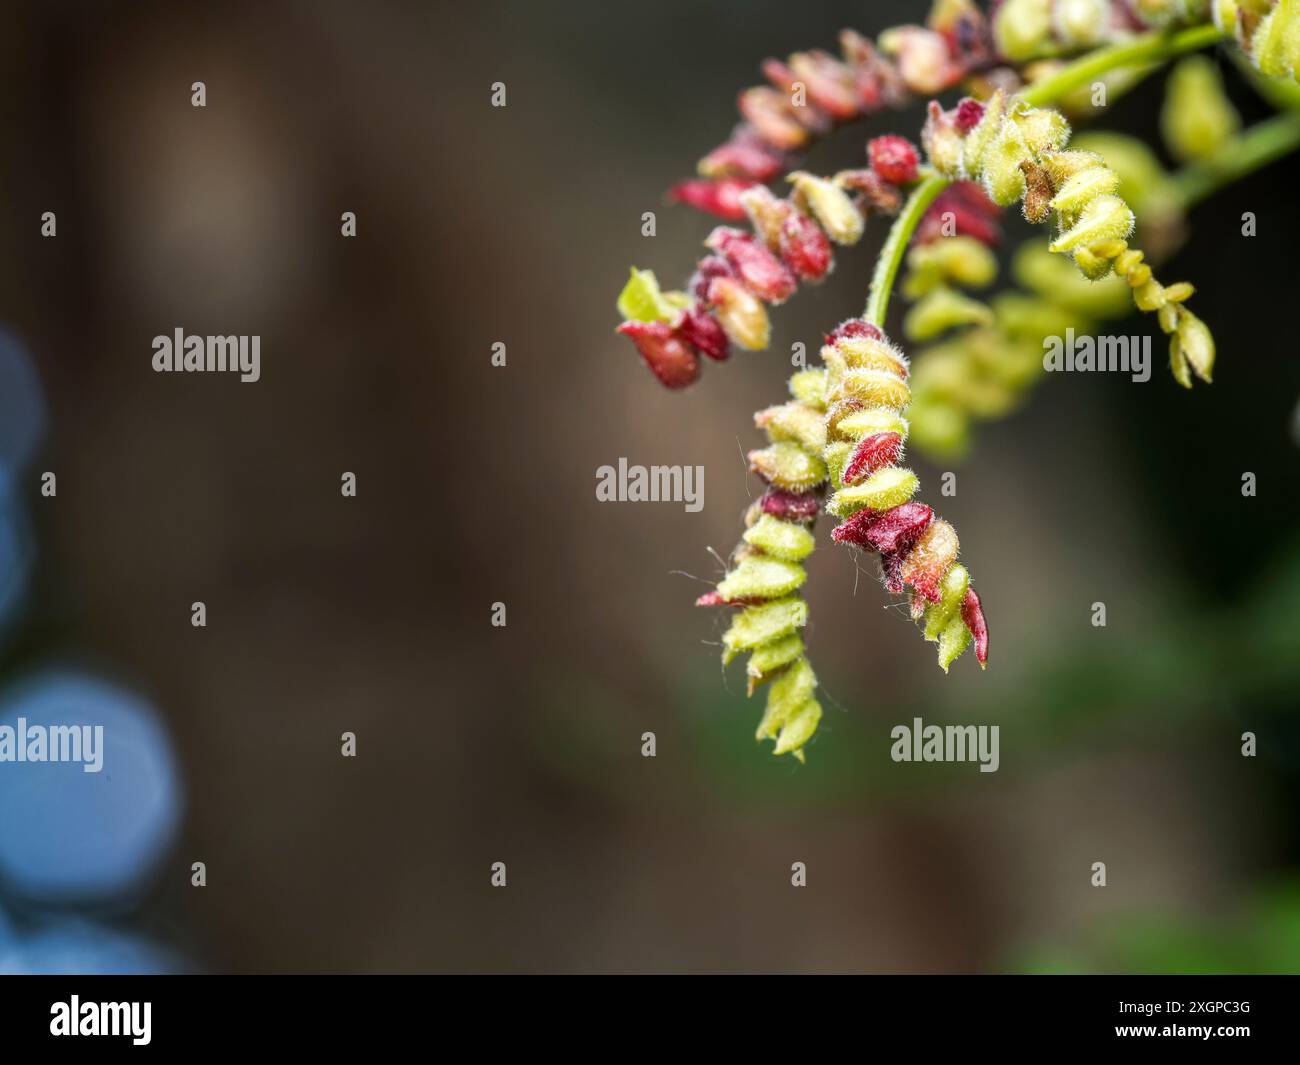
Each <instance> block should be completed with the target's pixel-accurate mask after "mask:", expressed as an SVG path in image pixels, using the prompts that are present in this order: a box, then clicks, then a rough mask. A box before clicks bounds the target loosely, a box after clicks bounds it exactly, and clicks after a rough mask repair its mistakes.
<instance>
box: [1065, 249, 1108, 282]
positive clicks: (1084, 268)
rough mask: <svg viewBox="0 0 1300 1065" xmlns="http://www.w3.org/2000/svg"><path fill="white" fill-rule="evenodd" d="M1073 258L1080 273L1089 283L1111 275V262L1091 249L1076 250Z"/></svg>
mask: <svg viewBox="0 0 1300 1065" xmlns="http://www.w3.org/2000/svg"><path fill="white" fill-rule="evenodd" d="M1073 258H1074V265H1075V266H1077V267H1078V268H1079V273H1081V274H1082V275H1083V276H1084V277H1085V278H1087V279H1088V280H1089V281H1100V280H1101V279H1102V278H1103V277H1105V276H1106V275H1107V274H1109V273H1110V270H1111V261H1110V260H1109V259H1107V258H1105V257H1104V256H1101V255H1098V254H1097V253H1096V252H1094V251H1093V250H1092V249H1091V248H1075V249H1074V256H1073Z"/></svg>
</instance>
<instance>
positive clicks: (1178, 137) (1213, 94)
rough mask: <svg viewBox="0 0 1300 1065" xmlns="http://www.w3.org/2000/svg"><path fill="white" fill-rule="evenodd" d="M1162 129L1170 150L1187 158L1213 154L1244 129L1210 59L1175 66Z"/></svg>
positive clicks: (1195, 58) (1193, 58)
mask: <svg viewBox="0 0 1300 1065" xmlns="http://www.w3.org/2000/svg"><path fill="white" fill-rule="evenodd" d="M1297 41H1300V34H1298V35H1297ZM1160 128H1161V131H1162V132H1163V134H1164V138H1165V143H1166V144H1167V145H1168V146H1169V150H1170V152H1172V153H1173V155H1174V156H1175V157H1176V158H1178V159H1181V160H1184V161H1187V160H1192V159H1204V158H1205V157H1206V156H1208V155H1211V154H1213V153H1214V152H1215V151H1216V150H1217V149H1218V148H1220V147H1222V145H1223V144H1224V143H1225V142H1226V141H1227V140H1228V138H1230V137H1231V136H1232V135H1233V134H1234V133H1236V132H1237V130H1238V129H1240V128H1241V117H1240V116H1239V115H1238V114H1237V111H1236V109H1235V108H1234V107H1233V106H1232V104H1231V103H1229V102H1228V98H1227V96H1225V95H1224V92H1223V79H1222V78H1221V77H1220V76H1219V70H1218V67H1216V66H1215V65H1214V64H1213V63H1212V62H1210V60H1208V59H1206V58H1205V57H1204V56H1190V57H1188V58H1187V59H1184V60H1183V61H1182V62H1181V63H1179V64H1178V65H1177V66H1176V67H1174V69H1173V72H1172V73H1171V74H1170V75H1169V85H1168V88H1167V90H1166V92H1165V103H1164V107H1163V109H1162V110H1161V112H1160Z"/></svg>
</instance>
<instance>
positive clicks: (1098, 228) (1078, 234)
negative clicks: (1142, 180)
mask: <svg viewBox="0 0 1300 1065" xmlns="http://www.w3.org/2000/svg"><path fill="white" fill-rule="evenodd" d="M1132 232H1133V212H1132V211H1131V210H1129V206H1128V204H1126V203H1125V202H1124V201H1123V200H1121V199H1120V198H1119V197H1118V196H1098V197H1097V198H1096V199H1095V200H1093V201H1092V202H1091V203H1089V204H1088V205H1087V206H1086V207H1085V208H1084V209H1083V210H1082V211H1081V212H1080V213H1079V220H1078V221H1077V222H1076V223H1075V224H1074V225H1073V226H1071V227H1070V228H1069V229H1067V230H1066V231H1065V232H1064V233H1062V234H1061V235H1060V236H1058V237H1057V238H1056V240H1054V241H1052V243H1051V244H1049V245H1048V247H1049V248H1050V250H1052V251H1055V252H1065V251H1073V250H1074V249H1075V248H1082V247H1087V246H1088V245H1090V244H1097V243H1100V242H1101V241H1103V240H1122V239H1124V238H1125V237H1127V236H1128V235H1129V234H1130V233H1132Z"/></svg>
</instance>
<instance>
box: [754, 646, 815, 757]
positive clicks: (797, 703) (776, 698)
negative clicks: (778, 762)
mask: <svg viewBox="0 0 1300 1065" xmlns="http://www.w3.org/2000/svg"><path fill="white" fill-rule="evenodd" d="M816 688H817V678H816V676H815V675H814V674H813V670H812V666H811V665H810V664H809V663H808V659H806V658H800V659H798V660H797V661H796V662H795V663H794V664H793V665H791V666H790V668H789V669H787V670H786V671H785V672H784V673H782V674H781V675H780V676H779V677H777V678H776V679H775V680H773V681H772V687H771V688H770V689H769V690H768V693H767V709H766V710H765V711H764V712H763V720H762V721H760V722H759V725H758V731H757V733H756V734H755V737H754V738H755V739H760V740H766V739H772V738H773V737H775V736H776V734H777V733H778V732H779V731H780V730H781V728H782V727H783V726H784V725H785V724H786V723H787V722H788V721H790V720H791V719H792V718H794V717H795V716H796V715H797V714H798V713H800V712H801V711H802V710H803V709H804V707H805V706H806V704H807V703H808V702H809V701H810V700H811V699H812V697H813V692H814V691H815V690H816ZM811 734H812V733H811V731H810V732H809V735H811ZM804 738H805V739H807V736H805V737H804Z"/></svg>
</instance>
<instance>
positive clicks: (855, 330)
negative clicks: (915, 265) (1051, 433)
mask: <svg viewBox="0 0 1300 1065" xmlns="http://www.w3.org/2000/svg"><path fill="white" fill-rule="evenodd" d="M826 341H827V343H826V346H825V347H823V348H822V361H823V363H824V364H825V367H824V369H810V370H802V371H799V372H798V373H796V374H794V375H793V376H792V377H791V378H790V394H791V397H792V398H791V400H790V401H788V402H786V403H784V404H781V405H780V406H776V407H770V408H768V409H767V410H763V411H759V412H758V414H756V415H755V416H754V421H755V424H756V425H758V426H759V427H760V428H762V429H764V430H765V431H766V432H767V436H768V440H769V441H770V443H769V446H768V447H766V448H763V449H761V450H758V451H753V452H751V453H750V455H749V463H750V469H751V471H752V472H754V473H756V474H758V475H759V476H760V477H761V478H762V479H763V480H764V482H765V483H766V484H767V490H766V491H765V492H764V494H763V496H762V498H761V499H759V500H758V501H757V502H756V503H754V504H753V505H752V506H751V507H750V509H749V511H748V512H747V514H746V516H745V525H746V531H745V534H744V537H743V539H742V542H741V544H740V545H739V546H738V547H737V548H736V550H735V552H733V554H732V559H731V564H730V568H729V569H728V572H727V574H726V576H725V577H724V578H723V580H722V581H721V582H720V583H719V584H718V586H717V588H716V589H715V590H714V591H712V592H709V593H707V594H705V595H702V596H700V598H699V599H697V600H696V605H697V606H728V607H734V608H738V609H739V611H740V612H739V613H738V614H737V616H736V617H735V618H734V619H733V621H732V623H731V625H730V627H729V628H728V629H727V631H726V632H725V633H724V635H723V637H722V643H723V652H722V662H723V665H724V666H725V665H727V664H729V663H730V662H731V661H732V660H733V659H735V658H736V657H737V656H738V655H740V654H745V653H748V654H749V655H750V659H749V663H748V665H747V667H746V673H747V675H748V677H749V694H750V695H753V693H754V691H755V690H756V689H757V688H758V687H759V686H761V685H763V684H764V683H767V682H768V681H770V682H771V684H770V686H769V689H768V698H767V706H766V709H765V711H764V713H763V718H762V720H761V721H760V722H759V726H758V731H757V733H756V738H757V739H759V740H764V739H771V740H774V741H775V746H774V748H773V753H774V754H787V753H790V754H794V755H795V757H796V758H798V759H799V760H800V761H803V758H804V755H803V750H802V748H803V746H804V744H806V743H807V742H808V740H809V739H811V737H812V735H813V733H814V732H815V731H816V728H817V724H818V722H819V721H820V720H821V716H822V708H821V705H820V704H819V703H818V702H817V699H816V697H815V691H816V687H817V678H816V675H815V674H814V672H813V669H812V666H811V664H810V663H809V662H808V659H807V656H806V655H805V653H804V644H803V639H802V637H801V636H800V634H799V630H800V629H802V628H803V627H804V625H805V624H806V623H807V619H808V607H807V604H806V603H805V602H804V601H803V599H802V598H800V596H799V595H798V592H799V589H800V588H801V587H802V586H803V583H804V581H805V579H806V576H807V574H806V572H805V570H804V567H803V562H804V560H805V559H806V558H807V557H808V555H810V554H811V553H812V551H813V548H814V546H815V544H814V540H813V535H812V525H813V522H814V521H815V519H816V517H817V513H818V511H819V509H820V508H821V505H822V497H823V493H824V492H825V490H826V488H827V485H828V484H829V485H830V486H831V488H833V489H834V493H835V494H834V495H833V496H832V498H831V500H830V502H829V504H828V509H829V510H830V511H831V512H832V513H834V514H835V515H836V516H838V517H840V518H842V519H844V520H843V522H842V523H841V524H840V525H839V526H838V527H837V528H836V529H835V530H834V532H833V533H832V536H833V538H834V539H835V540H836V541H837V542H839V543H845V544H850V545H853V546H857V547H861V548H864V549H866V550H869V551H874V552H878V553H879V554H880V558H881V563H882V567H883V571H884V572H883V579H884V584H885V587H886V589H887V590H889V591H890V592H893V593H894V594H901V593H903V591H904V590H905V589H906V588H909V587H910V588H911V589H912V616H913V618H914V619H917V620H919V621H921V622H922V624H923V631H924V634H925V637H926V639H927V640H931V641H934V642H936V643H938V645H939V648H938V658H939V665H940V666H941V667H942V668H943V670H944V672H947V671H948V668H949V666H950V665H951V664H952V663H953V661H955V660H956V659H957V657H958V656H959V655H961V654H962V652H963V651H965V650H966V648H967V647H968V646H970V644H971V643H972V642H974V644H975V653H976V657H977V658H978V660H979V663H980V665H981V667H982V666H984V665H985V663H987V661H988V626H987V624H986V623H985V620H984V612H983V607H982V606H981V604H980V599H979V595H978V594H977V593H976V592H975V589H974V588H972V587H971V586H970V574H969V573H968V572H967V570H966V568H965V567H964V566H962V565H961V564H960V563H958V562H957V549H958V542H957V533H956V531H955V530H954V529H953V527H952V526H951V525H950V524H948V523H947V522H946V521H943V520H942V519H936V518H935V515H934V511H933V510H931V509H930V508H929V507H928V506H925V505H924V504H922V503H917V502H913V501H911V497H912V495H913V494H915V491H916V488H917V486H918V480H917V477H916V475H915V474H914V473H912V471H910V470H907V469H902V468H900V467H899V466H898V461H899V459H900V458H901V456H902V450H903V443H904V441H905V440H906V439H907V432H908V427H907V422H906V421H905V420H904V419H903V417H902V413H903V411H904V410H905V409H906V407H907V404H908V401H909V399H910V393H909V391H908V387H907V382H906V377H907V362H906V360H905V359H904V358H903V356H902V354H901V353H899V352H898V351H897V349H895V348H894V347H893V346H892V345H890V344H889V343H888V341H887V340H885V338H884V336H883V334H882V333H881V332H880V330H879V329H877V328H876V327H875V326H873V325H870V324H869V323H867V322H866V321H864V320H862V319H860V318H859V319H851V320H849V321H847V322H845V323H843V324H842V325H840V326H839V327H837V328H836V329H835V330H833V331H832V332H831V333H830V334H828V335H827V337H826Z"/></svg>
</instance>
